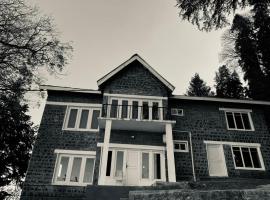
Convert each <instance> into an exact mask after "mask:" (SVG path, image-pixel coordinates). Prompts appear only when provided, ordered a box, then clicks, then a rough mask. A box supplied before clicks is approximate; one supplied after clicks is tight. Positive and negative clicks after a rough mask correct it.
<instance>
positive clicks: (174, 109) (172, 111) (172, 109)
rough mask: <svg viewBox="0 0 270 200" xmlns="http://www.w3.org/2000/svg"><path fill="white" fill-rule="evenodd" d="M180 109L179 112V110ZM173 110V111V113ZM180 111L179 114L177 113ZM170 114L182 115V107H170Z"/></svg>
mask: <svg viewBox="0 0 270 200" xmlns="http://www.w3.org/2000/svg"><path fill="white" fill-rule="evenodd" d="M180 110H181V112H179V111H180ZM174 112H175V113H174ZM179 113H180V114H179ZM171 115H172V116H180V117H183V116H184V109H182V108H171Z"/></svg>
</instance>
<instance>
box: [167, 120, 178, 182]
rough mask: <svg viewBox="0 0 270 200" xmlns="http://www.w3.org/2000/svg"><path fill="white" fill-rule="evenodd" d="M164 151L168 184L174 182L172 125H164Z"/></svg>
mask: <svg viewBox="0 0 270 200" xmlns="http://www.w3.org/2000/svg"><path fill="white" fill-rule="evenodd" d="M166 149H167V167H168V178H169V182H176V176H175V162H174V145H173V135H172V124H169V123H168V124H166Z"/></svg>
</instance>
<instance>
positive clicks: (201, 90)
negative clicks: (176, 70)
mask: <svg viewBox="0 0 270 200" xmlns="http://www.w3.org/2000/svg"><path fill="white" fill-rule="evenodd" d="M189 84H190V85H189V87H188V90H187V92H186V95H188V96H199V97H202V96H211V92H210V91H211V88H210V87H209V86H207V85H206V82H204V81H203V80H202V79H201V78H200V76H199V74H198V73H195V75H194V76H193V77H192V78H191V81H190V82H189Z"/></svg>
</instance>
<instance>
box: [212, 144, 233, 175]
mask: <svg viewBox="0 0 270 200" xmlns="http://www.w3.org/2000/svg"><path fill="white" fill-rule="evenodd" d="M207 158H208V169H209V175H210V176H228V173H227V167H226V163H225V157H224V152H223V146H222V145H221V144H207Z"/></svg>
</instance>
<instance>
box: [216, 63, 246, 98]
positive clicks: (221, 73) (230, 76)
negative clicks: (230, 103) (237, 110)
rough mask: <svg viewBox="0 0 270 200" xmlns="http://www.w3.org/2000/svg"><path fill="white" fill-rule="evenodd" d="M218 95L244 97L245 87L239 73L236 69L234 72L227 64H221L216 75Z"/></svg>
mask: <svg viewBox="0 0 270 200" xmlns="http://www.w3.org/2000/svg"><path fill="white" fill-rule="evenodd" d="M215 82H216V84H215V88H216V96H217V97H221V98H237V99H239V98H243V97H244V88H243V86H242V83H241V81H240V78H239V75H238V74H237V72H236V71H235V70H234V71H233V72H232V73H231V72H230V70H229V69H228V68H227V66H226V65H223V66H221V67H220V68H219V69H218V72H216V76H215Z"/></svg>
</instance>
